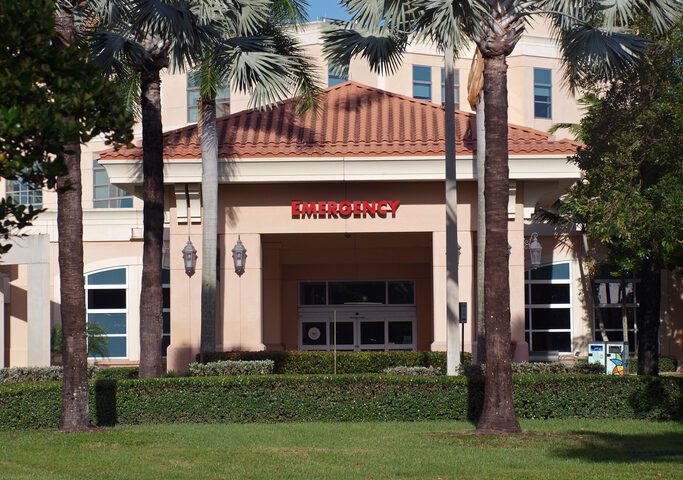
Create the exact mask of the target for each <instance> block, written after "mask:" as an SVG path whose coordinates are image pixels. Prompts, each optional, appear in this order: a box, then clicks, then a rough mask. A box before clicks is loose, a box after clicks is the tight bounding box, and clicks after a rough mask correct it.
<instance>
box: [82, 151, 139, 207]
mask: <svg viewBox="0 0 683 480" xmlns="http://www.w3.org/2000/svg"><path fill="white" fill-rule="evenodd" d="M92 177H93V182H92V183H93V202H92V203H93V207H95V208H132V207H133V196H132V195H130V194H129V193H128V192H126V191H125V190H121V189H120V188H119V187H117V186H116V185H112V184H111V182H110V181H109V175H107V171H106V170H105V169H104V167H103V166H102V165H100V164H99V163H98V162H97V160H94V161H93V165H92Z"/></svg>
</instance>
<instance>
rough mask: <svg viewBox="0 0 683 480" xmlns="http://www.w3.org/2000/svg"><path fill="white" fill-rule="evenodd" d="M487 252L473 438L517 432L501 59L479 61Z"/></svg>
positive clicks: (505, 99)
mask: <svg viewBox="0 0 683 480" xmlns="http://www.w3.org/2000/svg"><path fill="white" fill-rule="evenodd" d="M484 99H485V117H486V118H485V120H486V127H485V128H486V168H485V177H484V178H485V197H486V249H485V255H486V257H485V263H484V269H485V272H484V282H485V287H484V292H485V312H484V313H485V324H486V327H485V328H486V381H485V387H484V388H485V396H484V406H483V410H482V413H481V417H480V419H479V424H478V425H477V433H514V432H519V431H520V430H521V429H520V427H519V422H518V421H517V416H516V414H515V405H514V403H513V399H512V352H511V347H510V343H511V331H510V273H509V272H510V270H509V266H510V259H509V252H508V224H507V222H508V219H507V202H508V188H509V179H508V177H509V169H508V113H507V112H508V96H507V62H506V58H505V55H502V54H498V55H490V54H489V55H486V54H485V56H484Z"/></svg>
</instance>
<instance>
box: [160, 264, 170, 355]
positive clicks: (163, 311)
mask: <svg viewBox="0 0 683 480" xmlns="http://www.w3.org/2000/svg"><path fill="white" fill-rule="evenodd" d="M161 270H162V273H163V270H168V273H169V277H168V283H165V282H164V281H163V280H162V282H161V290H162V293H163V290H164V289H166V288H168V294H169V297H170V295H171V269H170V268H162V269H161ZM162 279H163V274H162ZM162 298H163V295H162ZM161 313H162V315H163V314H164V313H168V333H164V321H163V318H162V320H161V346H162V348H163V345H164V337H168V346H169V347H170V346H171V305H170V303H169V305H168V308H165V307H164V306H163V304H162V305H161ZM167 357H168V351H167V353H166V355H164V352H163V351H162V352H161V358H167Z"/></svg>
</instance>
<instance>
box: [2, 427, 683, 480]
mask: <svg viewBox="0 0 683 480" xmlns="http://www.w3.org/2000/svg"><path fill="white" fill-rule="evenodd" d="M523 428H524V430H525V432H526V433H525V434H524V435H520V436H511V437H478V436H474V435H472V434H471V433H472V431H473V426H472V425H471V424H469V423H465V422H416V423H291V424H276V425H272V424H248V425H234V424H232V425H231V424H211V425H146V426H123V427H115V428H110V429H103V430H99V431H95V432H91V433H78V434H62V433H59V432H57V431H22V432H3V433H0V478H1V479H3V480H5V479H41V480H48V479H102V480H104V479H126V480H128V479H193V480H198V479H337V478H339V479H375V480H379V479H389V478H391V479H393V478H400V479H408V478H424V479H438V478H442V479H445V478H449V479H450V478H453V479H496V480H501V479H515V478H519V479H553V480H556V479H587V478H610V479H611V478H614V479H617V478H619V479H650V478H651V479H683V425H681V424H679V423H655V422H645V421H597V420H563V421H556V420H546V421H541V420H539V421H526V422H523Z"/></svg>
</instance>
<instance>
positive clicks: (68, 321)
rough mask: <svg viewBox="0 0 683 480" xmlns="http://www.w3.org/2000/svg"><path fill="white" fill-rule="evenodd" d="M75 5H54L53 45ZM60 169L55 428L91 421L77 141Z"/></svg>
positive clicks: (71, 28)
mask: <svg viewBox="0 0 683 480" xmlns="http://www.w3.org/2000/svg"><path fill="white" fill-rule="evenodd" d="M73 8H74V6H73V5H71V4H69V3H67V2H63V3H62V4H58V5H57V8H55V29H56V31H57V36H58V41H57V42H55V43H56V44H57V45H58V48H67V47H70V46H73V45H75V44H76V26H75V22H74V11H73ZM63 161H64V167H65V173H64V174H63V175H61V176H60V177H58V179H57V231H58V234H59V245H58V258H59V260H58V261H59V281H60V283H59V292H60V307H59V309H60V312H61V317H62V331H63V342H62V364H63V369H64V373H63V378H64V383H63V386H62V411H61V412H62V413H61V419H60V422H59V424H60V428H61V429H63V430H81V429H85V428H88V427H89V425H90V415H89V413H88V343H87V336H86V319H85V285H84V280H83V205H82V203H81V193H82V184H81V145H80V143H78V142H74V143H70V144H68V145H65V146H64V155H63Z"/></svg>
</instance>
